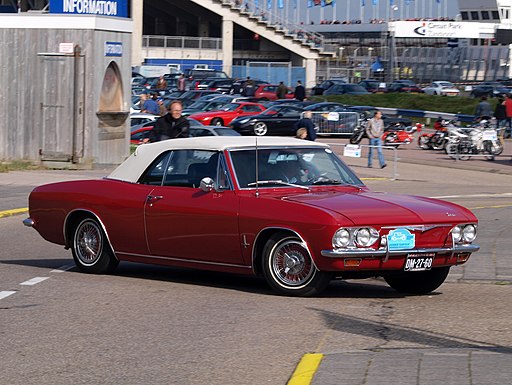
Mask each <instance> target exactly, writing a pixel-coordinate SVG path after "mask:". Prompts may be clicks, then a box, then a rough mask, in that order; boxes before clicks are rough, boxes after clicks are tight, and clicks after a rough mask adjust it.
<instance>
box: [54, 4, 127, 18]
mask: <svg viewBox="0 0 512 385" xmlns="http://www.w3.org/2000/svg"><path fill="white" fill-rule="evenodd" d="M50 13H68V14H74V15H98V16H114V17H128V0H50Z"/></svg>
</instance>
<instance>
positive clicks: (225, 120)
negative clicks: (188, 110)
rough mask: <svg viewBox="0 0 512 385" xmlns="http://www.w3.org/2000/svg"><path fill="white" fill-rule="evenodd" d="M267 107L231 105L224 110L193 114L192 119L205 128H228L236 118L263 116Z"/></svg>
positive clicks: (244, 104) (251, 104)
mask: <svg viewBox="0 0 512 385" xmlns="http://www.w3.org/2000/svg"><path fill="white" fill-rule="evenodd" d="M263 111H265V107H263V106H262V105H261V104H258V103H245V102H239V103H230V104H227V105H225V106H223V107H222V109H218V110H211V111H207V112H200V113H197V114H192V115H190V117H191V118H192V119H195V120H197V121H198V122H200V123H201V124H204V125H205V126H209V125H212V126H228V125H229V124H230V123H231V121H232V120H233V119H235V118H238V117H242V116H251V115H257V114H261V113H262V112H263Z"/></svg>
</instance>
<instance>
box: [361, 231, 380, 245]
mask: <svg viewBox="0 0 512 385" xmlns="http://www.w3.org/2000/svg"><path fill="white" fill-rule="evenodd" d="M377 239H379V233H378V232H377V230H375V229H374V228H371V227H370V228H361V229H358V230H357V232H356V242H357V244H358V245H359V246H364V247H369V246H371V245H373V244H374V243H375V242H376V241H377Z"/></svg>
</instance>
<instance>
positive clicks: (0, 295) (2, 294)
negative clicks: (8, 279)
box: [0, 291, 16, 299]
mask: <svg viewBox="0 0 512 385" xmlns="http://www.w3.org/2000/svg"><path fill="white" fill-rule="evenodd" d="M14 293H16V292H15V291H0V299H4V298H7V297H9V296H10V295H13V294H14Z"/></svg>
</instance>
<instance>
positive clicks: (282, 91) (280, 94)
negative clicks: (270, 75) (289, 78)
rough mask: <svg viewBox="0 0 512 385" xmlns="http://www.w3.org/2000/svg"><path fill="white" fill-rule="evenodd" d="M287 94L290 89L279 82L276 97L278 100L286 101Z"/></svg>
mask: <svg viewBox="0 0 512 385" xmlns="http://www.w3.org/2000/svg"><path fill="white" fill-rule="evenodd" d="M287 93H288V87H286V86H285V85H284V83H283V82H279V86H277V91H276V97H277V98H278V99H286V94H287Z"/></svg>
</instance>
